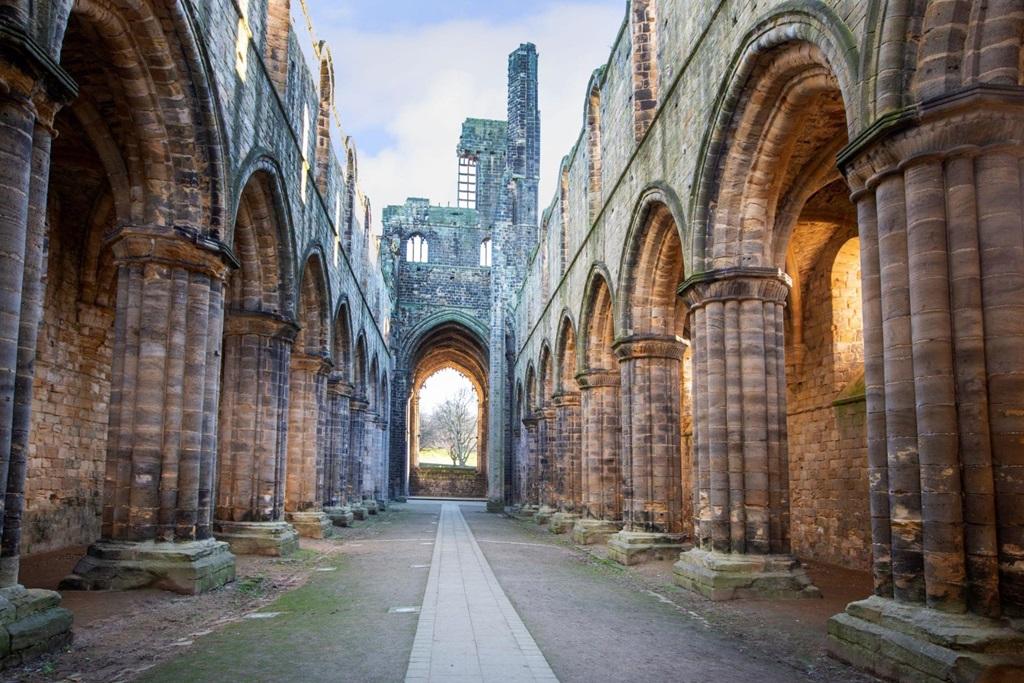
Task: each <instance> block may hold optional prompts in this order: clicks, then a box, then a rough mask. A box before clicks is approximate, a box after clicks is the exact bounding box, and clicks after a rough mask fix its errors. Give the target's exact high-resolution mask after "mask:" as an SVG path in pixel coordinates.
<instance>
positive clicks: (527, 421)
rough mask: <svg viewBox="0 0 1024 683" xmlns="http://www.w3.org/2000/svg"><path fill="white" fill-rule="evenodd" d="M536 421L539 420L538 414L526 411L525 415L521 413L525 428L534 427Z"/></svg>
mask: <svg viewBox="0 0 1024 683" xmlns="http://www.w3.org/2000/svg"><path fill="white" fill-rule="evenodd" d="M538 422H540V415H539V414H538V413H527V414H526V415H523V425H524V426H525V427H526V428H527V429H536V427H537V423H538Z"/></svg>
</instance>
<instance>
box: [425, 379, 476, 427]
mask: <svg viewBox="0 0 1024 683" xmlns="http://www.w3.org/2000/svg"><path fill="white" fill-rule="evenodd" d="M460 389H468V390H469V391H470V393H471V394H472V398H473V405H476V392H475V391H473V385H472V384H471V383H470V381H469V378H467V377H466V376H465V375H463V374H462V373H461V372H459V371H458V370H453V369H451V368H444V369H443V370H438V371H437V372H435V373H434V374H433V375H431V376H430V377H428V378H427V381H426V382H424V383H423V386H422V387H421V388H420V414H421V415H426V414H427V413H431V412H433V411H434V409H435V408H437V407H438V406H439V405H441V404H442V403H444V402H445V400H447V399H448V397H450V396H452V395H454V394H455V393H456V392H457V391H459V390H460Z"/></svg>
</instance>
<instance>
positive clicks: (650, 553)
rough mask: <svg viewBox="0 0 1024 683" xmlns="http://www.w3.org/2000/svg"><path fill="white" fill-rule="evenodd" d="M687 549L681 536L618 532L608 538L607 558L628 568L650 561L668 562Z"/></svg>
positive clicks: (650, 532) (658, 533) (646, 532)
mask: <svg viewBox="0 0 1024 683" xmlns="http://www.w3.org/2000/svg"><path fill="white" fill-rule="evenodd" d="M688 547H689V544H688V543H687V542H686V537H685V536H684V535H683V534H666V533H661V532H657V531H619V532H617V533H614V534H612V535H611V536H610V537H609V538H608V558H609V559H612V560H615V561H616V562H618V563H619V564H624V565H626V566H627V567H628V566H631V565H635V564H642V563H644V562H650V561H651V560H668V559H671V558H674V557H676V556H677V555H678V554H679V552H680V551H681V550H686V549H687V548H688Z"/></svg>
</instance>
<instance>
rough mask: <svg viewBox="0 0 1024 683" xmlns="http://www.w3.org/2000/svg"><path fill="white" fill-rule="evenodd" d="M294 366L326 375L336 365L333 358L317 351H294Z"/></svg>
mask: <svg viewBox="0 0 1024 683" xmlns="http://www.w3.org/2000/svg"><path fill="white" fill-rule="evenodd" d="M292 367H297V368H299V369H301V370H309V371H310V372H314V373H317V374H324V375H326V374H327V373H329V372H330V371H331V368H332V367H334V366H333V364H332V363H331V359H330V358H328V357H327V356H321V355H318V354H315V353H294V352H293V353H292Z"/></svg>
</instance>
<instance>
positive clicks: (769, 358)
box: [675, 268, 820, 600]
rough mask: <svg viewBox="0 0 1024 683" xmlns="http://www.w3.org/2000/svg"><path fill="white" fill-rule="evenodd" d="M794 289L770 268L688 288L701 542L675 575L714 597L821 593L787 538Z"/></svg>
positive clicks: (723, 275)
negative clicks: (789, 316)
mask: <svg viewBox="0 0 1024 683" xmlns="http://www.w3.org/2000/svg"><path fill="white" fill-rule="evenodd" d="M789 287H790V281H789V278H788V276H786V275H785V274H784V273H782V272H781V271H779V270H776V269H772V268H764V269H754V268H737V269H732V270H724V271H718V272H713V273H704V274H701V275H698V276H695V277H692V278H690V279H689V280H687V281H686V282H684V283H683V285H681V286H680V292H681V293H682V294H683V295H684V296H685V298H686V301H687V303H688V304H689V310H690V330H691V331H692V334H693V349H694V353H693V375H694V382H695V386H694V396H695V399H696V400H695V412H696V417H697V419H696V421H695V430H694V431H695V443H696V446H695V449H694V450H695V457H694V465H693V470H694V473H693V474H694V487H693V490H694V506H695V510H694V525H695V527H696V528H695V536H696V544H697V547H696V548H694V549H692V550H690V551H688V552H685V553H683V554H682V556H681V557H680V559H679V562H677V563H676V566H675V575H676V583H678V584H679V585H681V586H684V587H686V588H690V589H692V590H696V591H698V592H700V593H702V594H704V595H706V596H707V597H710V598H711V599H713V600H729V599H733V598H738V597H750V596H771V597H817V596H819V595H820V593H819V592H818V590H817V589H816V588H815V587H814V586H812V585H811V582H810V579H809V578H808V577H807V575H806V573H805V572H804V570H803V568H802V566H801V565H800V563H799V562H797V561H796V560H795V559H794V558H793V557H792V555H790V546H789V457H788V451H787V445H786V418H787V412H786V360H785V338H784V313H785V306H786V298H787V296H788V294H789Z"/></svg>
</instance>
